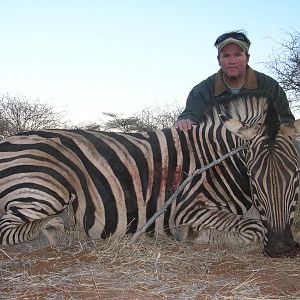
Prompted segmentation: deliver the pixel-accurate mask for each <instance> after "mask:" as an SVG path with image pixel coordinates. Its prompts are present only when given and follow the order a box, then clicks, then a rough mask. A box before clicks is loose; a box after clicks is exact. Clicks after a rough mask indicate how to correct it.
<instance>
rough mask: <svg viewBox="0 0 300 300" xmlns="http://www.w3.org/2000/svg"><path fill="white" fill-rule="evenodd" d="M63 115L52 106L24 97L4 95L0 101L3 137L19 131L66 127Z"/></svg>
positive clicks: (0, 127)
mask: <svg viewBox="0 0 300 300" xmlns="http://www.w3.org/2000/svg"><path fill="white" fill-rule="evenodd" d="M61 120H62V113H57V112H54V109H53V107H52V106H49V105H47V104H43V103H40V102H39V101H38V100H36V101H30V100H29V99H27V98H26V97H24V96H10V95H3V96H2V98H1V99H0V134H1V135H2V136H3V137H6V136H9V135H12V134H14V133H16V132H19V131H25V130H36V129H41V128H58V127H62V126H64V124H63V122H62V121H61Z"/></svg>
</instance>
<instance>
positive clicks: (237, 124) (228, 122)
mask: <svg viewBox="0 0 300 300" xmlns="http://www.w3.org/2000/svg"><path fill="white" fill-rule="evenodd" d="M219 117H220V119H221V121H222V122H223V124H224V126H225V127H226V128H227V129H228V130H229V131H231V132H232V133H234V134H235V135H237V136H238V137H240V138H241V139H243V140H251V139H253V138H254V137H255V135H256V134H257V132H258V131H259V130H260V127H261V126H260V124H256V125H253V126H251V125H248V124H243V123H242V122H241V121H239V120H236V119H229V118H228V117H227V116H225V115H219Z"/></svg>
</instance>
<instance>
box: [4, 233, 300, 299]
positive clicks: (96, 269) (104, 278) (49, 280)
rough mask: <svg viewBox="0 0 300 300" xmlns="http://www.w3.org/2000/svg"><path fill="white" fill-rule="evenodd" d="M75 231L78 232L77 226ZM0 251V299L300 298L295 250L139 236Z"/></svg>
mask: <svg viewBox="0 0 300 300" xmlns="http://www.w3.org/2000/svg"><path fill="white" fill-rule="evenodd" d="M75 233H76V232H75ZM72 234H73V235H72V237H71V239H70V244H69V245H67V246H65V247H61V248H51V247H47V248H44V249H37V247H36V245H35V244H33V243H31V244H29V243H28V244H23V245H17V246H13V247H12V246H10V247H8V246H6V247H2V248H1V249H2V250H1V251H0V264H1V267H0V276H1V279H0V280H1V284H0V299H10V300H11V299H209V300H210V299H224V300H225V299H245V300H246V299H248V300H250V299H300V258H296V259H271V258H268V257H265V256H263V255H262V254H261V253H262V252H261V249H260V247H258V246H256V247H254V246H252V247H244V248H239V249H236V248H231V249H230V248H228V247H227V248H222V247H217V246H208V245H193V244H189V243H180V242H175V241H174V240H173V239H171V238H168V237H159V238H155V237H147V236H142V237H141V238H140V239H138V241H137V242H135V243H133V244H130V243H129V237H128V236H123V237H122V238H119V239H107V240H104V241H89V240H85V239H84V238H80V237H79V236H77V235H76V234H75V235H74V232H73V233H72Z"/></svg>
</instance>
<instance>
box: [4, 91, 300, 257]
mask: <svg viewBox="0 0 300 300" xmlns="http://www.w3.org/2000/svg"><path fill="white" fill-rule="evenodd" d="M299 131H300V120H297V121H295V122H294V123H291V124H280V123H279V121H278V116H277V113H276V111H275V109H274V105H273V102H272V99H271V97H270V96H269V95H266V94H263V93H249V94H243V95H235V96H232V97H228V98H227V97H220V98H216V99H215V100H213V101H212V103H211V106H210V107H209V108H208V109H207V111H205V112H204V114H203V122H200V123H199V124H197V125H194V126H193V128H192V129H191V130H189V131H187V132H185V131H180V130H178V129H176V128H175V127H170V128H165V129H162V130H157V131H150V132H137V133H121V132H104V131H86V130H80V129H76V130H75V129H69V130H66V129H53V130H46V129H45V130H36V131H27V132H20V133H18V134H16V135H13V136H11V137H8V138H6V139H4V140H2V141H0V216H1V219H0V245H10V244H18V243H22V242H26V241H30V240H33V239H36V238H37V237H38V236H39V235H40V234H41V233H45V232H47V234H48V236H49V232H50V233H51V232H56V231H55V229H59V230H60V229H62V228H63V226H64V225H63V221H62V220H61V218H60V216H59V214H60V213H61V212H62V211H64V209H65V208H67V207H69V206H71V207H72V208H73V211H74V215H75V219H76V224H77V226H78V227H79V228H80V229H82V230H83V231H84V232H85V233H86V235H87V236H88V237H89V238H91V239H100V238H106V237H109V236H113V235H119V234H124V233H128V234H132V233H135V232H137V231H138V230H139V229H141V228H142V227H143V226H144V224H145V223H146V222H147V220H149V218H151V216H153V215H154V214H155V213H156V212H157V211H158V210H159V209H162V208H163V206H164V203H165V201H166V200H167V199H168V198H169V197H170V196H171V195H172V194H173V193H174V191H175V190H176V189H177V188H178V186H179V185H180V184H181V183H182V182H183V181H184V180H185V179H186V178H187V177H188V176H190V175H191V174H193V172H194V171H195V170H197V169H199V168H201V167H203V166H205V165H207V164H208V163H210V162H212V161H214V160H216V159H218V158H219V157H221V156H222V155H223V154H225V153H227V152H229V151H231V150H232V149H233V148H235V147H238V146H240V145H242V144H243V143H245V141H247V142H248V147H247V148H246V149H245V150H243V151H240V152H239V153H237V154H236V155H234V156H231V157H230V158H228V159H226V160H225V161H223V162H222V163H221V164H219V165H217V166H215V167H213V168H210V169H208V170H207V171H206V172H203V173H201V174H199V175H197V176H195V177H194V178H193V179H192V180H191V181H190V183H189V184H188V185H186V186H185V188H184V190H183V191H182V192H181V193H180V194H179V196H178V197H177V198H176V200H175V201H174V202H172V204H171V205H170V206H169V207H168V208H166V209H165V212H164V213H163V214H162V215H160V216H159V217H158V218H157V219H156V220H155V222H154V223H153V224H152V225H151V226H150V227H149V228H148V231H149V232H154V233H156V234H162V235H164V234H173V235H174V237H175V238H176V239H178V240H181V241H187V240H192V241H194V242H198V243H218V242H220V240H222V239H223V240H224V239H225V240H228V241H233V239H237V240H238V241H240V242H243V243H246V244H247V243H260V242H261V243H263V244H264V251H265V253H266V254H267V255H269V256H272V257H280V256H294V255H297V253H298V248H299V245H298V243H297V242H296V241H295V240H294V238H293V235H292V231H291V226H292V222H293V217H294V210H295V205H296V201H297V195H298V189H299V187H298V154H297V151H296V149H295V147H294V144H293V137H294V136H295V135H297V134H299ZM50 236H51V234H50ZM50 239H51V238H50Z"/></svg>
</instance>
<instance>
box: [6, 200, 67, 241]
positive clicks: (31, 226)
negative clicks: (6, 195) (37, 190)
mask: <svg viewBox="0 0 300 300" xmlns="http://www.w3.org/2000/svg"><path fill="white" fill-rule="evenodd" d="M72 198H73V197H71V198H70V199H71V200H70V201H68V202H72V200H73V199H72ZM11 203H12V204H11V205H10V206H9V208H8V210H7V212H6V214H4V215H2V217H1V218H0V245H11V244H19V243H23V242H27V241H31V240H34V239H36V238H39V241H40V245H41V246H45V245H48V244H51V245H53V244H55V245H57V244H59V243H60V242H61V240H62V236H63V235H64V221H63V218H62V217H63V216H61V213H62V212H63V210H64V208H65V207H66V205H67V204H66V205H62V204H58V203H56V205H55V208H54V206H53V203H52V206H51V205H50V204H47V205H45V203H44V204H42V202H38V201H31V202H30V201H29V202H20V201H17V200H16V201H12V202H11Z"/></svg>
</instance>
